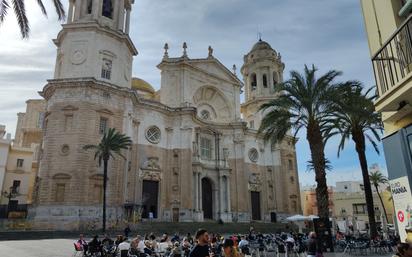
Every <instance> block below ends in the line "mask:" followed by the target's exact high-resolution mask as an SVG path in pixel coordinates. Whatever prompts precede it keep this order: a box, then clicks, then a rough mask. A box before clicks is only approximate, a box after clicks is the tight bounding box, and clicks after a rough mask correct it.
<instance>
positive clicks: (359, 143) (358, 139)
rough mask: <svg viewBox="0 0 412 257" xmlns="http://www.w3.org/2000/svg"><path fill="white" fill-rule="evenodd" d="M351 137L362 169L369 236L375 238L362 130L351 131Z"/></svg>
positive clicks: (375, 229)
mask: <svg viewBox="0 0 412 257" xmlns="http://www.w3.org/2000/svg"><path fill="white" fill-rule="evenodd" d="M352 139H353V141H354V142H355V145H356V152H357V153H358V158H359V162H360V166H361V170H362V177H363V186H364V189H365V200H366V207H367V210H368V218H369V227H370V235H371V238H375V237H376V236H377V235H378V231H377V228H376V221H375V209H374V205H373V195H372V187H371V182H370V180H369V171H368V162H367V160H366V155H365V136H364V135H363V132H359V133H358V132H352Z"/></svg>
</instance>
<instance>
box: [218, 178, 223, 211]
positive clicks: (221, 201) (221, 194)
mask: <svg viewBox="0 0 412 257" xmlns="http://www.w3.org/2000/svg"><path fill="white" fill-rule="evenodd" d="M218 183H219V213H223V212H224V206H223V195H224V192H225V191H224V188H223V186H222V183H223V178H222V176H220V175H219V182H218Z"/></svg>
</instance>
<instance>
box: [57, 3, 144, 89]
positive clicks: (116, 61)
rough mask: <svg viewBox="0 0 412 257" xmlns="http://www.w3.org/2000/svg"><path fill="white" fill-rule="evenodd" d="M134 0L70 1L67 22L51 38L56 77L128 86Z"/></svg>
mask: <svg viewBox="0 0 412 257" xmlns="http://www.w3.org/2000/svg"><path fill="white" fill-rule="evenodd" d="M133 2H134V1H133V0H70V4H69V11H68V16H67V24H65V25H63V29H62V30H61V31H60V33H59V34H58V36H57V39H55V40H54V43H55V44H56V46H57V60H56V67H55V74H54V78H55V79H69V78H70V79H71V78H95V79H96V80H102V81H105V82H108V83H111V84H114V85H117V86H122V87H129V88H130V87H131V75H132V62H133V56H134V55H136V54H137V50H136V49H135V47H134V45H133V43H132V41H131V40H130V38H129V35H128V34H129V28H130V12H131V8H132V3H133Z"/></svg>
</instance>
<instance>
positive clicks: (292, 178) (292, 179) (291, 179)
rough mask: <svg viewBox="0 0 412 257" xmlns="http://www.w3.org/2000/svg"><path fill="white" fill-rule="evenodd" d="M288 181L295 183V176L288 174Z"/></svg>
mask: <svg viewBox="0 0 412 257" xmlns="http://www.w3.org/2000/svg"><path fill="white" fill-rule="evenodd" d="M290 183H291V184H293V183H295V178H294V177H293V176H290Z"/></svg>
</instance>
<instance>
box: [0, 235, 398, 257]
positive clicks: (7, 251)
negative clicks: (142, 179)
mask: <svg viewBox="0 0 412 257" xmlns="http://www.w3.org/2000/svg"><path fill="white" fill-rule="evenodd" d="M74 240H75V239H44V240H19V241H0V257H70V256H73V252H74V248H73V242H74ZM293 256H294V255H291V256H290V257H293ZM362 256H365V255H362ZM390 256H392V255H391V254H386V255H372V256H371V257H390ZM267 257H274V256H273V255H267ZM278 257H285V256H284V255H283V254H281V255H280V256H278ZM301 257H304V255H301ZM324 257H350V255H348V254H346V255H345V256H343V254H342V253H326V254H324Z"/></svg>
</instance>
